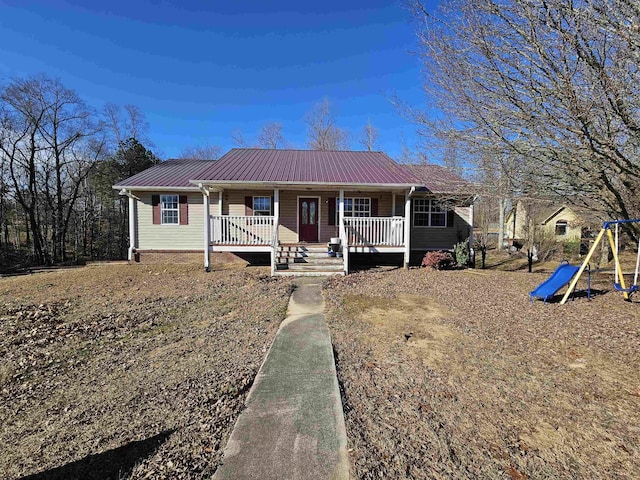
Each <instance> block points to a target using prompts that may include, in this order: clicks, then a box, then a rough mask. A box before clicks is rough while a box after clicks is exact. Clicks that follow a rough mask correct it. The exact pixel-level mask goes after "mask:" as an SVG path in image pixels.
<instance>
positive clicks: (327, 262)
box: [276, 244, 344, 276]
mask: <svg viewBox="0 0 640 480" xmlns="http://www.w3.org/2000/svg"><path fill="white" fill-rule="evenodd" d="M343 273H344V260H343V259H342V258H338V257H332V256H330V255H328V254H327V246H326V245H324V244H293V245H280V246H279V247H278V250H277V252H276V275H299V276H311V275H312V276H323V275H342V274H343Z"/></svg>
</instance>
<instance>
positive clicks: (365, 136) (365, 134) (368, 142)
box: [360, 119, 378, 152]
mask: <svg viewBox="0 0 640 480" xmlns="http://www.w3.org/2000/svg"><path fill="white" fill-rule="evenodd" d="M377 142H378V129H377V128H376V127H374V126H373V125H372V124H371V119H368V120H367V124H366V125H365V126H364V129H363V131H362V136H361V137H360V144H361V145H362V146H364V148H365V149H366V150H367V151H369V152H373V151H374V150H376V149H377V148H378V145H377Z"/></svg>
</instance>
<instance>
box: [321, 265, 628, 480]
mask: <svg viewBox="0 0 640 480" xmlns="http://www.w3.org/2000/svg"><path fill="white" fill-rule="evenodd" d="M545 278H546V276H545V275H543V274H527V273H523V272H499V271H491V272H488V271H479V270H467V271H448V272H436V271H428V270H425V269H412V270H410V271H404V270H394V271H388V272H375V271H369V272H364V273H358V274H354V275H350V276H348V277H344V278H335V279H332V280H330V281H329V282H328V283H327V285H326V290H325V298H326V301H327V305H328V308H329V311H328V315H327V318H328V322H329V326H330V329H331V333H332V337H333V341H334V345H335V351H336V359H337V364H338V365H337V366H338V371H339V380H340V382H341V385H342V387H343V389H344V397H343V402H344V407H345V419H346V423H347V434H348V437H349V449H350V456H351V462H352V473H353V476H354V478H356V479H377V478H416V479H421V478H435V479H454V478H455V479H459V478H481V479H494V478H505V479H511V480H524V479H547V478H559V479H576V478H584V479H596V478H607V479H609V478H621V479H622V478H624V479H631V478H637V477H638V472H639V471H640V371H639V368H638V366H639V365H640V304H639V303H638V301H637V300H636V301H635V302H634V303H628V302H625V301H623V299H622V295H621V294H620V293H618V292H613V291H607V290H612V285H611V283H609V282H605V281H604V280H598V279H596V280H595V285H594V287H595V288H596V289H600V290H602V292H601V294H599V295H597V296H595V297H594V298H592V299H591V301H588V300H587V299H586V298H577V299H576V300H575V301H573V302H569V303H568V304H566V305H564V306H560V305H558V304H547V305H545V304H543V303H542V302H540V301H537V302H534V303H529V299H528V292H529V291H531V290H533V288H534V287H535V286H536V285H537V284H538V283H540V282H541V281H542V280H543V279H545ZM638 297H640V295H639V296H638Z"/></svg>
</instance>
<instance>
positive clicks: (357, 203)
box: [336, 197, 371, 225]
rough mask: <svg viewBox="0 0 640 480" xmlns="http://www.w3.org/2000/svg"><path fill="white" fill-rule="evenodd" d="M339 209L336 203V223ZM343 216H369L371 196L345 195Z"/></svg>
mask: <svg viewBox="0 0 640 480" xmlns="http://www.w3.org/2000/svg"><path fill="white" fill-rule="evenodd" d="M337 200H338V199H336V203H337ZM339 215H340V209H339V208H337V205H336V225H338V223H339V219H338V217H339ZM344 216H345V217H370V216H371V198H366V197H360V198H358V197H350V198H347V197H345V199H344Z"/></svg>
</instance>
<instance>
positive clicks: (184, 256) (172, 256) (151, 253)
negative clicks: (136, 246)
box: [132, 250, 202, 264]
mask: <svg viewBox="0 0 640 480" xmlns="http://www.w3.org/2000/svg"><path fill="white" fill-rule="evenodd" d="M134 262H135V263H143V264H154V263H202V250H136V251H135V252H134V253H133V258H132V263H134Z"/></svg>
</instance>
